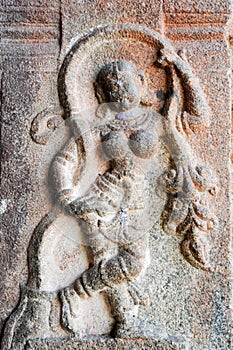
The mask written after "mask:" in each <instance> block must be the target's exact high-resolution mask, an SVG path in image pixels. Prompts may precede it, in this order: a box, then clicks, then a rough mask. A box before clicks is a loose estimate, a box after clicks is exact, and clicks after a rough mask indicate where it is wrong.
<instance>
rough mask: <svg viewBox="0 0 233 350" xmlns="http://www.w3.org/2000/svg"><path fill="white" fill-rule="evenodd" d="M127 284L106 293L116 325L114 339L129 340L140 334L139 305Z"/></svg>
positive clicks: (113, 333) (113, 332)
mask: <svg viewBox="0 0 233 350" xmlns="http://www.w3.org/2000/svg"><path fill="white" fill-rule="evenodd" d="M128 287H129V286H128V285H127V284H126V283H124V284H120V285H118V286H117V287H115V288H111V289H109V290H108V291H106V296H107V299H108V302H109V304H110V306H111V312H112V316H113V317H114V319H115V325H114V328H113V331H112V335H113V336H114V338H127V337H131V336H135V335H136V334H137V333H138V325H137V315H138V305H137V304H136V303H135V300H134V299H133V298H132V295H131V294H130V292H129V289H128Z"/></svg>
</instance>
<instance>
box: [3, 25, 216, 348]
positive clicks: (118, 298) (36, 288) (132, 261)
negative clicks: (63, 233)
mask: <svg viewBox="0 0 233 350" xmlns="http://www.w3.org/2000/svg"><path fill="white" fill-rule="evenodd" d="M100 33H102V32H101V30H100ZM153 35H154V36H155V40H156V43H159V45H160V46H159V47H163V49H161V50H160V52H159V55H158V59H157V61H156V64H158V65H160V67H163V68H164V69H165V71H166V76H167V91H168V92H169V93H168V94H167V96H166V100H165V103H164V106H163V109H162V111H161V114H159V113H157V112H156V111H155V110H154V106H153V104H152V103H150V102H148V101H147V100H146V99H144V97H143V91H144V87H145V84H146V83H145V79H144V77H143V76H142V75H141V73H140V72H139V71H138V70H137V68H136V67H135V66H134V65H133V64H132V63H131V62H128V61H124V60H116V61H114V62H110V63H107V64H105V65H104V66H103V67H101V68H100V70H99V72H98V74H97V76H96V79H95V83H94V86H95V94H96V97H97V99H98V103H99V105H98V108H97V110H96V123H95V124H94V125H93V127H92V129H91V130H90V133H88V132H89V131H88V132H86V131H87V129H85V128H86V126H85V127H84V130H83V128H82V126H81V125H82V123H83V120H80V119H77V120H75V118H74V117H75V116H74V115H73V114H72V113H73V112H71V108H70V101H68V97H67V95H68V92H67V86H66V84H65V76H66V73H67V67H68V66H69V64H70V61H69V60H70V59H71V58H72V57H73V55H74V52H75V50H78V48H79V44H80V43H79V42H77V45H76V46H75V47H74V48H73V49H71V51H70V52H69V54H68V55H67V57H66V59H65V61H64V63H63V65H62V67H61V70H60V76H59V79H60V81H59V84H58V85H59V87H60V91H59V93H60V101H61V103H62V105H63V108H64V116H65V119H68V118H69V117H70V126H71V127H70V134H71V137H70V139H69V141H68V143H67V144H66V145H65V147H64V148H63V149H62V150H61V152H59V153H58V154H57V156H56V157H55V159H54V160H53V164H52V174H53V180H54V188H55V191H56V195H57V196H56V199H57V201H58V202H59V205H60V206H61V207H62V210H64V211H66V212H67V211H68V213H69V214H70V215H72V216H74V217H75V218H76V219H77V221H78V223H79V225H80V227H81V228H82V232H83V234H84V236H85V241H86V246H87V251H88V258H89V267H88V268H87V270H86V271H85V272H83V273H82V274H81V276H79V277H78V278H77V279H76V280H75V281H74V282H73V284H72V285H69V286H67V287H66V288H64V289H62V290H60V291H59V296H60V300H61V302H62V323H63V326H64V327H65V328H67V329H68V330H70V331H73V326H72V321H71V318H72V308H71V306H70V299H71V298H72V295H75V296H77V298H80V299H82V298H86V297H87V298H88V297H89V296H91V295H92V294H93V293H95V292H102V293H104V294H105V296H106V299H107V300H108V303H109V305H110V308H111V313H112V316H113V317H114V319H115V326H114V329H113V332H112V335H113V336H115V337H129V336H130V334H132V333H133V334H134V335H135V334H137V332H138V325H137V311H138V306H139V304H143V303H144V301H145V300H144V295H143V288H142V287H140V285H142V284H143V283H142V282H143V274H144V273H145V271H146V268H147V266H148V264H149V247H148V239H149V233H148V232H149V229H150V228H151V226H152V225H153V220H151V218H150V219H149V216H147V213H148V206H149V205H150V203H149V201H148V198H147V169H148V168H149V167H150V164H151V162H153V158H154V157H155V155H156V154H157V152H158V147H159V142H158V141H162V143H164V144H165V146H166V147H167V149H168V153H169V157H170V164H169V167H168V169H167V170H165V171H164V174H163V175H162V177H161V178H160V179H159V181H158V185H159V186H161V188H162V189H163V190H164V191H165V192H166V194H167V202H166V205H165V208H164V211H163V213H162V224H163V229H164V230H165V231H166V232H168V233H178V234H179V235H182V237H183V241H182V243H181V251H182V253H183V255H184V257H185V258H186V260H187V261H188V262H189V263H190V264H192V265H193V266H194V267H196V268H201V269H204V270H209V269H210V261H209V260H210V259H209V244H208V243H209V240H210V239H209V238H210V235H209V232H210V231H211V230H212V228H213V224H214V218H213V216H212V215H210V214H209V211H208V208H207V207H208V204H207V203H208V200H209V196H213V195H214V194H215V188H214V184H213V181H212V178H211V173H210V171H209V170H207V169H206V168H205V167H204V166H202V165H199V164H198V162H197V160H196V159H195V157H194V154H193V152H192V150H191V148H190V146H189V143H188V140H187V135H188V134H190V133H192V132H194V133H195V132H196V131H199V130H201V129H203V128H204V127H206V126H207V125H208V122H209V114H210V110H209V108H208V105H207V103H206V100H205V96H204V93H203V91H202V90H201V88H200V86H199V83H198V81H197V80H196V78H195V77H194V75H193V73H192V71H191V68H190V66H189V64H188V62H187V60H186V59H185V57H184V56H183V55H178V54H176V53H175V51H173V50H172V48H171V47H170V46H169V47H167V48H165V46H166V45H165V42H164V40H163V38H161V37H160V36H159V35H157V34H156V33H154V34H153ZM65 90H66V91H65ZM86 125H87V123H86ZM84 134H85V135H84ZM86 135H87V136H88V137H86ZM91 135H94V139H95V141H96V144H98V149H99V153H98V156H99V157H102V159H103V160H104V162H105V166H104V167H103V168H101V169H103V170H101V169H98V171H99V174H98V175H97V176H96V177H95V179H94V180H93V181H92V183H91V185H90V186H89V188H88V189H87V190H86V191H83V193H84V194H82V195H81V194H80V193H81V192H82V191H80V186H81V185H80V184H81V183H82V181H81V179H82V178H83V177H84V178H85V176H87V177H88V176H89V174H88V172H87V173H85V169H86V168H85V164H86V163H87V158H88V156H87V153H88V151H89V152H90V150H88V142H89V140H88V138H89V136H91ZM91 156H92V155H91ZM85 157H86V159H85ZM92 158H93V156H92ZM92 158H91V159H92ZM89 160H90V157H89ZM86 170H87V169H86ZM89 170H90V167H89ZM55 209H57V208H55ZM56 215H57V214H56ZM54 217H55V215H54V214H53V213H52V214H51V213H49V214H48V215H46V216H45V217H44V218H43V219H42V220H41V222H40V223H39V225H38V226H37V227H36V229H35V231H34V233H33V235H32V239H31V242H30V244H29V249H28V261H29V278H28V282H27V286H26V287H25V289H24V292H23V293H22V296H21V301H20V304H19V306H18V308H17V309H16V311H15V312H14V313H12V315H11V317H10V318H9V320H8V322H7V324H6V328H5V333H4V338H3V344H4V345H3V348H4V349H15V348H18V349H22V348H23V347H24V345H25V344H26V342H27V341H28V340H29V339H35V338H41V337H44V336H45V335H44V334H45V330H50V312H51V305H52V300H53V298H55V296H56V293H57V289H56V291H55V292H52V293H51V292H48V291H46V290H44V289H43V287H42V286H41V279H42V278H41V273H42V272H41V265H42V264H43V262H42V263H41V259H42V258H41V249H43V248H41V247H42V246H43V237H44V234H45V232H46V230H47V229H48V228H49V227H50V225H52V223H53V220H54ZM34 314H37V320H40V321H38V322H35V320H34Z"/></svg>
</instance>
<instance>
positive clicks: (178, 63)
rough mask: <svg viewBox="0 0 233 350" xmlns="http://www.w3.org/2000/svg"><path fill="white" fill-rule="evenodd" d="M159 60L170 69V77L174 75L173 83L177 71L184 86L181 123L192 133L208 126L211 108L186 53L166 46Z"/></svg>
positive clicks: (187, 131) (185, 129)
mask: <svg viewBox="0 0 233 350" xmlns="http://www.w3.org/2000/svg"><path fill="white" fill-rule="evenodd" d="M158 62H159V64H161V65H162V66H163V67H164V68H165V69H166V70H167V71H168V75H169V76H170V77H171V76H173V81H171V85H174V72H175V74H176V75H177V78H178V79H179V81H180V84H181V86H182V91H183V101H182V111H181V123H182V125H183V129H184V131H185V132H186V133H190V132H196V131H199V130H201V129H204V128H205V127H208V126H209V118H210V114H211V110H210V107H209V106H208V103H207V100H206V97H205V94H204V92H203V90H202V88H201V86H200V83H199V80H198V79H197V78H196V77H195V76H194V74H193V72H192V69H191V67H190V65H189V63H188V61H187V59H186V57H185V55H184V53H183V52H180V54H179V55H178V54H177V53H176V52H175V51H172V50H170V49H169V50H168V49H165V48H164V49H162V50H161V51H160V57H159V59H158ZM171 90H174V86H171ZM173 92H174V91H173Z"/></svg>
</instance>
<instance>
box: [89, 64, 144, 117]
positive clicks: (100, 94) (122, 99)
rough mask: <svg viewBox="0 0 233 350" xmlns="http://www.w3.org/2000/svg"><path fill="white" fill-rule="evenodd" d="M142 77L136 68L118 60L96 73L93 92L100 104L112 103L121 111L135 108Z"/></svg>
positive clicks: (137, 102)
mask: <svg viewBox="0 0 233 350" xmlns="http://www.w3.org/2000/svg"><path fill="white" fill-rule="evenodd" d="M142 85H143V77H142V76H141V75H140V74H139V72H138V71H137V69H136V67H135V66H134V65H133V64H132V63H130V62H127V61H124V60H119V61H115V62H112V63H108V64H106V65H105V66H104V67H103V68H102V69H101V70H100V72H99V73H98V75H97V78H96V82H95V90H96V95H97V98H98V100H99V102H100V103H112V104H113V106H114V107H115V108H116V109H121V110H122V111H125V110H129V109H132V108H135V107H136V106H138V104H139V103H140V99H141V92H142V91H141V90H142Z"/></svg>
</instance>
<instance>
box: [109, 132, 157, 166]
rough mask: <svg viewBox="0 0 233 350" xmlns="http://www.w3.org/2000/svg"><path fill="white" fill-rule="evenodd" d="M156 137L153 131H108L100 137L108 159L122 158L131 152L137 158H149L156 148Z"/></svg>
mask: <svg viewBox="0 0 233 350" xmlns="http://www.w3.org/2000/svg"><path fill="white" fill-rule="evenodd" d="M157 144H158V138H157V134H156V133H155V132H154V131H150V130H144V129H140V130H136V131H133V132H129V131H127V132H124V131H123V130H122V131H110V132H109V133H107V134H106V135H105V136H104V137H103V138H102V148H103V151H104V153H105V154H106V156H107V157H109V158H110V159H116V160H117V159H120V160H121V159H124V157H125V156H126V154H129V152H130V153H133V154H134V155H136V156H137V157H139V158H150V157H152V156H153V155H154V154H155V153H156V150H157Z"/></svg>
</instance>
